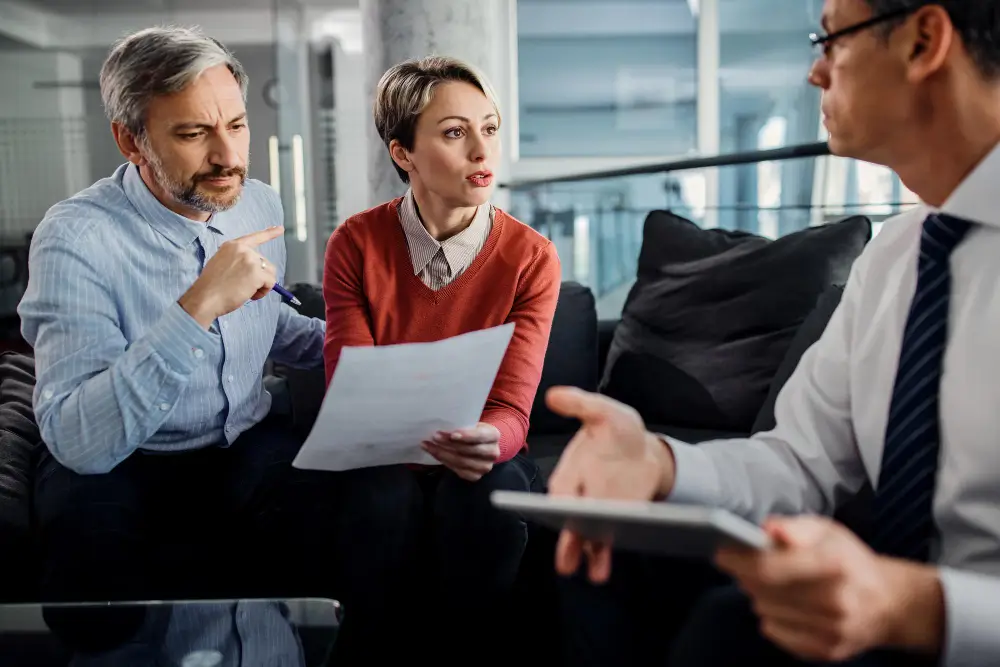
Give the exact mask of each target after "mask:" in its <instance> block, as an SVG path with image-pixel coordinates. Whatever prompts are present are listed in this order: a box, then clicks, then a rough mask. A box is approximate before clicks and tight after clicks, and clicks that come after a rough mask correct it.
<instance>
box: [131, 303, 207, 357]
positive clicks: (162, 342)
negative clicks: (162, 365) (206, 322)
mask: <svg viewBox="0 0 1000 667" xmlns="http://www.w3.org/2000/svg"><path fill="white" fill-rule="evenodd" d="M145 338H146V341H147V342H148V343H149V346H150V347H151V348H152V349H153V351H154V352H156V353H157V354H158V355H160V356H161V357H162V358H163V359H164V360H165V361H166V362H167V365H168V366H170V368H171V369H172V370H173V371H174V372H177V373H181V374H183V375H188V374H190V373H191V372H192V371H194V369H195V367H196V366H197V365H198V363H199V362H200V361H201V360H202V359H204V358H205V354H206V352H205V347H207V346H209V345H212V344H213V340H214V339H213V336H212V334H210V333H209V332H208V331H206V330H205V329H202V328H201V325H200V324H198V323H197V322H196V321H195V319H194V318H193V317H191V316H190V315H189V314H188V313H187V311H186V310H184V309H183V308H181V306H180V304H179V303H176V302H175V303H173V304H171V305H170V307H169V308H167V312H165V313H164V314H163V317H161V318H160V321H159V322H157V323H156V326H154V327H152V328H151V329H150V330H149V332H148V333H147V334H146V337H145Z"/></svg>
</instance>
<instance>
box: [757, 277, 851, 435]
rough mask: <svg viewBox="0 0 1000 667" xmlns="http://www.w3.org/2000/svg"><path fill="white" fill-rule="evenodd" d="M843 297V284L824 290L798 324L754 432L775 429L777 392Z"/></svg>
mask: <svg viewBox="0 0 1000 667" xmlns="http://www.w3.org/2000/svg"><path fill="white" fill-rule="evenodd" d="M843 294H844V286H843V285H831V286H830V287H828V288H827V290H826V291H825V292H823V294H821V295H820V297H819V301H818V302H817V303H816V307H815V308H813V310H812V312H811V313H809V317H807V318H806V321H805V322H803V323H802V326H800V327H799V330H798V331H797V332H796V333H795V338H793V339H792V343H791V345H789V346H788V352H786V353H785V358H784V359H782V361H781V365H780V366H778V372H777V373H776V374H775V376H774V380H772V381H771V389H770V391H768V393H767V399H766V400H765V401H764V406H763V407H762V408H761V409H760V413H758V415H757V419H756V420H755V421H754V423H753V432H754V433H760V432H761V431H770V430H771V429H773V428H774V427H775V424H776V423H775V419H774V403H775V401H777V400H778V394H779V393H781V389H782V387H784V386H785V383H786V382H788V378H790V377H792V373H794V372H795V369H796V368H797V367H798V365H799V361H801V360H802V355H803V354H805V353H806V350H808V349H809V348H810V347H812V346H813V343H815V342H816V341H818V340H819V337H820V336H822V335H823V332H824V331H826V325H827V324H829V323H830V318H831V317H833V313H834V311H835V310H837V306H839V305H840V297H841V296H843Z"/></svg>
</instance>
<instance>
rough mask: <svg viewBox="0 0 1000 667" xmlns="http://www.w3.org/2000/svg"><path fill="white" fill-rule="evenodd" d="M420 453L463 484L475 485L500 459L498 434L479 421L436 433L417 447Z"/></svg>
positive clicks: (495, 428) (495, 429) (488, 425)
mask: <svg viewBox="0 0 1000 667" xmlns="http://www.w3.org/2000/svg"><path fill="white" fill-rule="evenodd" d="M421 446H422V447H423V448H424V451H425V452H427V453H428V454H430V455H431V456H433V457H434V458H436V459H437V460H438V461H440V462H441V463H443V464H444V465H445V466H447V467H448V468H449V469H450V470H451V471H452V472H454V473H455V474H456V475H458V476H459V477H460V478H462V479H464V480H465V481H467V482H478V481H479V480H480V479H481V478H482V476H483V475H485V474H486V473H488V472H489V471H490V470H492V469H493V464H494V463H495V462H496V460H497V457H498V456H500V431H498V430H497V427H496V426H493V425H492V424H486V423H484V422H479V423H478V424H476V425H475V426H473V427H472V428H465V429H459V430H457V431H438V432H437V433H436V434H435V435H434V438H433V439H431V440H425V441H424V442H423V444H422V445H421Z"/></svg>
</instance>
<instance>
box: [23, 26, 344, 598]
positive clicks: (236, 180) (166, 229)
mask: <svg viewBox="0 0 1000 667" xmlns="http://www.w3.org/2000/svg"><path fill="white" fill-rule="evenodd" d="M246 87H247V77H246V74H245V72H244V71H243V68H242V67H241V66H240V64H239V62H238V61H237V60H236V59H235V58H234V57H233V55H232V54H231V53H230V52H229V51H228V50H227V49H226V48H225V47H223V46H222V45H221V44H219V43H218V42H216V41H215V40H212V39H209V38H207V37H205V36H203V35H202V34H200V33H199V32H197V31H194V30H188V29H183V28H154V29H149V30H143V31H141V32H138V33H136V34H134V35H131V36H129V37H127V38H125V39H123V40H122V41H121V42H119V43H118V44H117V45H116V46H115V47H114V48H113V50H112V51H111V53H110V55H109V56H108V59H107V61H106V62H105V64H104V68H103V70H102V72H101V93H102V95H103V98H104V103H105V106H106V109H107V112H108V115H109V117H110V119H111V122H112V131H113V133H114V137H115V140H116V142H117V144H118V147H119V149H120V150H121V152H122V154H123V155H124V156H125V157H126V158H127V160H128V163H127V164H125V165H123V166H122V167H120V168H119V169H117V170H116V171H115V173H114V174H113V175H112V176H111V177H110V178H106V179H103V180H101V181H99V182H97V183H96V184H95V185H93V186H92V187H90V188H88V189H86V190H84V191H83V192H81V193H79V194H78V195H76V196H74V197H71V198H70V199H68V200H66V201H64V202H62V203H60V204H57V205H56V206H54V207H53V208H52V209H51V210H50V211H49V212H48V214H47V215H46V217H45V219H44V220H43V221H42V223H41V224H40V225H39V226H38V229H37V230H36V232H35V235H34V238H33V240H32V245H31V254H30V269H31V278H30V283H29V285H28V289H27V293H26V294H25V297H24V299H23V301H22V302H21V304H20V307H19V313H20V315H21V320H22V329H23V333H24V336H25V338H26V340H27V341H28V342H29V343H31V345H32V346H33V347H34V349H35V358H36V369H37V378H38V382H37V387H36V389H35V394H34V407H35V415H36V417H37V419H38V423H39V427H40V429H41V433H42V436H43V438H44V440H45V443H46V445H47V449H48V451H47V452H45V453H44V455H43V456H42V457H41V460H40V462H39V464H38V469H37V472H36V482H35V507H36V511H37V515H38V520H39V522H40V528H41V536H42V541H43V547H44V564H43V568H44V572H43V578H42V594H43V596H44V597H45V598H46V599H48V600H53V599H57V600H107V599H143V598H148V597H151V596H156V597H169V598H176V597H179V596H194V597H208V596H210V595H213V594H214V595H223V594H227V595H234V594H235V595H249V594H252V593H259V592H260V588H259V587H258V588H255V589H253V590H248V589H246V588H245V587H243V588H241V587H240V586H244V583H243V582H245V585H251V584H252V585H254V586H259V585H260V583H261V579H262V577H263V576H265V575H267V576H271V577H273V576H275V575H277V576H279V577H283V578H285V579H284V584H285V586H283V588H282V589H281V592H283V593H286V594H287V592H288V591H289V589H290V588H293V587H294V584H293V583H292V582H291V581H290V577H291V575H292V574H295V575H304V574H305V573H306V572H307V571H308V568H305V567H303V564H302V562H301V560H302V559H303V558H306V557H309V556H311V555H313V554H317V553H319V552H321V551H322V550H320V549H318V548H315V547H316V546H317V545H314V544H304V543H301V541H302V540H306V539H311V538H312V537H313V536H315V537H321V536H323V535H324V534H325V533H326V531H316V530H309V529H308V528H309V526H308V525H307V524H306V522H307V521H309V520H310V516H309V514H308V513H307V512H304V511H300V510H305V509H306V508H308V509H310V510H314V508H316V507H320V506H326V505H332V503H328V504H324V503H322V502H316V496H315V495H314V494H316V493H321V492H323V491H322V488H323V484H321V483H320V482H321V478H318V477H315V476H310V475H309V474H308V473H303V472H301V471H295V470H293V469H292V468H291V466H290V465H289V462H290V461H291V459H292V458H293V456H294V455H295V452H296V451H297V448H298V446H299V444H300V443H299V442H296V441H295V439H294V438H293V437H291V436H289V435H287V434H286V432H284V431H283V430H282V429H280V428H277V427H276V426H275V425H274V424H272V423H269V422H268V420H267V419H266V418H267V416H268V412H269V410H270V406H271V396H270V395H269V394H268V392H267V391H266V390H265V388H264V386H263V381H262V373H263V367H264V363H265V360H266V359H267V358H269V357H270V358H273V359H277V360H280V361H281V362H283V363H286V364H289V365H293V366H298V367H314V366H320V365H321V364H322V356H321V352H322V346H323V336H324V330H325V326H324V323H323V322H321V321H319V320H316V319H312V318H307V317H304V316H301V315H299V314H298V313H296V312H295V311H294V310H293V309H292V308H291V307H290V306H288V305H287V304H285V303H283V302H282V300H281V298H280V296H279V295H278V294H277V293H274V292H272V291H271V288H272V287H273V286H274V284H275V282H276V281H279V280H281V278H282V277H283V274H284V270H285V246H284V243H283V239H282V229H281V227H280V225H281V220H282V210H281V204H280V202H279V199H278V196H277V194H276V193H275V192H274V191H273V190H272V189H271V188H269V187H267V186H265V185H263V184H262V183H260V182H258V181H254V180H250V179H247V177H246V176H247V166H248V159H249V155H248V153H249V129H248V126H247V118H246V106H245V97H246ZM314 482H315V483H314ZM282 510H287V511H282ZM313 516H314V515H313ZM202 537H204V538H205V539H204V541H201V540H202ZM175 538H176V539H177V540H179V541H178V542H177V543H185V544H195V545H197V544H203V545H204V547H203V549H202V551H201V554H200V563H201V564H202V566H201V567H202V571H200V572H197V573H192V572H177V571H176V570H177V569H178V568H177V564H178V562H179V561H178V560H176V559H175V554H173V553H172V552H170V551H168V550H166V549H165V548H164V545H165V543H170V542H171V541H174V539H175ZM220 538H223V539H220ZM297 540H298V541H299V543H297V542H296V541H297ZM271 545H277V547H278V548H273V547H271V548H269V547H270V546H271ZM279 552H280V553H281V554H290V556H289V557H291V554H295V556H294V557H295V558H296V560H297V563H296V567H294V568H285V569H283V568H280V567H279V564H280V563H281V560H280V559H279V558H278V556H277V554H278V553H279ZM272 555H273V556H274V557H273V558H271V556H272ZM184 562H187V563H188V564H190V561H184ZM189 566H190V565H189ZM216 571H217V572H218V573H219V574H220V575H221V574H226V575H229V576H227V577H215V576H214V574H213V573H214V572H216ZM249 572H253V574H254V576H253V577H252V578H250V577H247V576H244V577H243V579H241V580H240V582H241V583H240V584H238V585H236V586H230V585H227V583H228V582H231V581H232V578H233V577H240V575H246V574H247V573H249ZM205 580H208V581H218V582H220V585H219V588H218V589H217V590H214V591H210V590H206V589H205V588H204V587H203V586H201V585H199V584H198V583H197V582H204V581H205Z"/></svg>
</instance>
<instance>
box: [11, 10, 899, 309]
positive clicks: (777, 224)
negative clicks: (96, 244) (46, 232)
mask: <svg viewBox="0 0 1000 667" xmlns="http://www.w3.org/2000/svg"><path fill="white" fill-rule="evenodd" d="M821 5H822V2H821V0H753V2H749V1H748V0H478V1H476V2H472V1H470V0H302V1H301V2H299V1H296V0H0V249H2V251H3V252H2V253H0V315H2V316H4V317H5V318H6V320H5V321H6V322H8V324H13V321H12V320H10V317H11V316H12V314H13V311H14V307H15V306H16V303H17V300H18V299H19V298H20V293H21V291H22V290H23V282H24V280H25V276H26V267H24V266H22V264H23V257H24V251H25V248H26V244H27V242H28V239H29V238H30V234H31V232H32V230H33V229H34V227H35V226H36V225H37V224H38V222H39V221H40V220H41V218H42V216H43V215H44V214H45V211H46V210H47V209H48V207H49V206H51V205H52V204H54V203H56V202H57V201H59V200H61V199H63V198H65V197H67V196H69V195H71V194H73V193H75V192H77V191H79V190H80V189H82V188H84V187H86V186H87V185H89V184H90V183H92V182H93V181H95V180H97V179H99V178H102V177H104V176H107V175H109V174H110V173H111V172H112V171H113V170H114V168H115V167H116V166H117V165H118V164H120V163H121V161H122V158H121V156H120V155H119V154H118V152H117V149H116V148H115V146H114V143H113V141H112V138H111V134H110V132H109V128H108V121H107V119H106V118H105V117H104V114H103V110H102V107H101V101H100V93H99V90H98V84H97V79H98V73H99V70H100V66H101V63H102V60H103V58H104V56H105V54H106V53H107V51H108V48H109V47H110V46H111V44H112V43H113V42H114V41H115V39H117V38H118V37H120V36H121V35H123V34H126V33H128V32H129V31H132V30H135V29H139V28H142V27H146V26H149V25H156V24H181V25H200V26H202V27H203V28H204V29H205V31H206V32H208V33H209V34H212V35H213V36H215V37H217V38H219V39H220V40H222V41H223V42H225V43H226V44H227V45H228V46H229V47H230V48H232V49H233V50H234V51H235V53H236V55H237V57H239V58H240V60H241V61H242V62H243V64H244V66H245V67H246V69H247V71H248V73H249V75H250V81H251V86H250V92H249V99H248V103H247V104H248V110H249V116H250V127H251V135H252V141H251V168H250V173H251V175H252V176H253V177H254V178H258V179H260V180H262V181H264V182H267V183H270V184H271V185H273V186H274V187H276V188H277V189H278V190H279V192H280V193H281V197H282V200H283V202H284V206H285V216H286V220H285V226H286V230H287V232H286V235H287V236H286V241H287V243H288V246H289V276H288V279H289V280H288V282H292V283H294V282H317V281H318V280H319V277H320V271H321V258H322V252H323V247H324V245H325V242H326V239H327V238H328V237H329V234H330V232H331V231H332V230H333V228H334V227H335V226H336V225H337V224H338V223H339V222H340V221H342V220H343V219H344V218H345V217H347V216H349V215H351V214H352V213H355V212H357V211H360V210H363V209H364V208H367V207H368V206H370V205H372V204H374V203H377V202H378V201H380V200H382V199H384V198H385V197H386V196H387V195H390V194H393V193H395V192H398V191H399V188H400V187H401V184H399V183H398V182H394V181H393V178H391V172H390V168H389V164H388V159H387V157H386V156H385V154H384V152H383V150H382V149H381V148H380V146H379V145H378V143H377V140H376V139H375V138H374V137H373V136H372V134H373V133H372V129H371V121H370V112H369V106H370V99H371V91H372V87H373V78H377V75H378V74H379V73H381V71H384V69H385V68H386V67H388V66H389V65H390V64H392V62H394V61H395V60H398V59H401V58H402V57H408V56H412V55H425V54H427V53H431V52H439V53H448V54H451V55H456V56H459V57H462V58H466V59H468V60H471V61H472V62H473V63H474V64H476V65H478V66H479V67H481V68H483V69H484V70H485V71H486V72H487V73H488V75H489V76H490V77H491V79H492V80H493V82H494V84H495V86H496V88H497V90H498V92H499V94H500V96H501V99H502V105H503V109H502V111H503V115H504V122H503V128H502V136H503V140H504V147H505V153H504V159H503V164H502V168H501V173H500V174H499V176H500V181H501V182H502V183H504V184H505V185H507V186H510V187H505V188H502V189H501V190H499V191H498V193H497V203H498V204H499V205H501V206H503V207H506V208H508V209H509V210H510V211H511V212H512V213H513V214H514V215H516V216H518V217H520V218H521V219H522V220H524V221H525V222H527V223H528V224H531V225H533V226H535V227H537V228H538V229H540V230H542V231H543V232H544V233H546V234H548V235H549V236H550V237H551V238H553V240H554V241H555V242H556V244H557V247H558V249H559V252H560V256H561V259H562V261H563V267H564V272H565V277H566V278H570V279H577V280H580V281H581V282H584V283H585V284H588V285H590V286H591V287H592V288H594V290H595V292H596V293H597V295H598V298H599V311H600V312H601V315H602V317H613V316H614V315H615V313H616V310H619V309H620V308H621V303H622V302H623V299H624V295H625V294H626V293H627V290H628V287H629V285H630V284H631V280H632V278H633V277H634V263H635V258H636V256H637V254H638V250H639V242H640V240H641V225H642V220H643V218H644V217H645V215H646V213H648V212H649V211H650V210H652V209H656V208H672V209H673V210H675V211H678V212H680V213H682V214H684V215H687V216H689V217H690V218H691V219H693V220H695V221H696V222H698V223H699V224H702V225H704V226H707V227H716V226H718V227H724V228H727V229H742V230H746V231H748V232H752V233H756V234H761V235H763V236H767V237H771V238H775V237H778V236H781V235H784V234H788V233H792V232H794V231H797V230H800V229H803V228H805V227H808V226H810V225H815V224H820V223H822V222H824V221H826V220H830V219H836V218H839V217H843V216H844V215H846V214H848V213H853V212H863V213H866V214H868V215H870V216H871V217H872V219H873V220H874V221H875V222H876V229H877V226H878V225H877V223H878V222H879V221H880V220H882V219H884V217H885V216H887V215H890V214H891V213H893V212H895V211H897V210H899V209H900V208H902V207H905V206H907V205H910V204H912V203H913V202H914V197H913V195H912V193H909V192H908V191H907V190H906V189H905V188H904V187H903V186H902V185H901V184H900V182H899V180H898V178H896V177H895V176H894V175H892V174H891V173H890V172H889V171H888V170H886V169H883V168H881V167H877V166H874V165H870V164H865V163H859V162H856V161H852V160H842V159H837V158H831V157H825V156H823V157H809V158H799V159H792V160H782V161H756V162H751V163H749V164H742V165H738V166H722V167H716V168H709V169H685V170H679V171H674V170H671V171H665V172H663V171H661V172H658V173H652V174H644V175H636V176H627V177H612V178H596V179H589V180H583V181H576V182H571V183H546V182H544V181H545V180H546V179H551V178H556V177H559V176H563V175H566V174H575V173H581V172H591V171H604V170H610V169H616V168H621V167H635V166H638V165H648V164H659V163H670V162H672V161H675V160H677V159H681V158H687V157H692V156H710V155H719V154H734V153H745V152H751V151H758V150H767V149H773V148H780V147H784V146H795V145H803V144H812V143H815V142H821V141H822V140H823V139H824V134H823V130H822V125H821V122H820V112H819V94H818V92H817V91H816V90H815V89H813V88H812V87H811V86H809V85H808V83H807V82H806V74H807V72H808V68H809V66H810V63H811V59H812V52H811V47H810V45H809V41H808V34H809V33H810V32H811V31H814V30H816V29H817V24H818V18H819V10H820V7H821ZM527 180H530V181H533V182H534V184H533V185H531V186H527V187H521V186H519V185H518V184H519V183H521V182H523V181H527ZM539 181H542V182H540V183H539Z"/></svg>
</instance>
